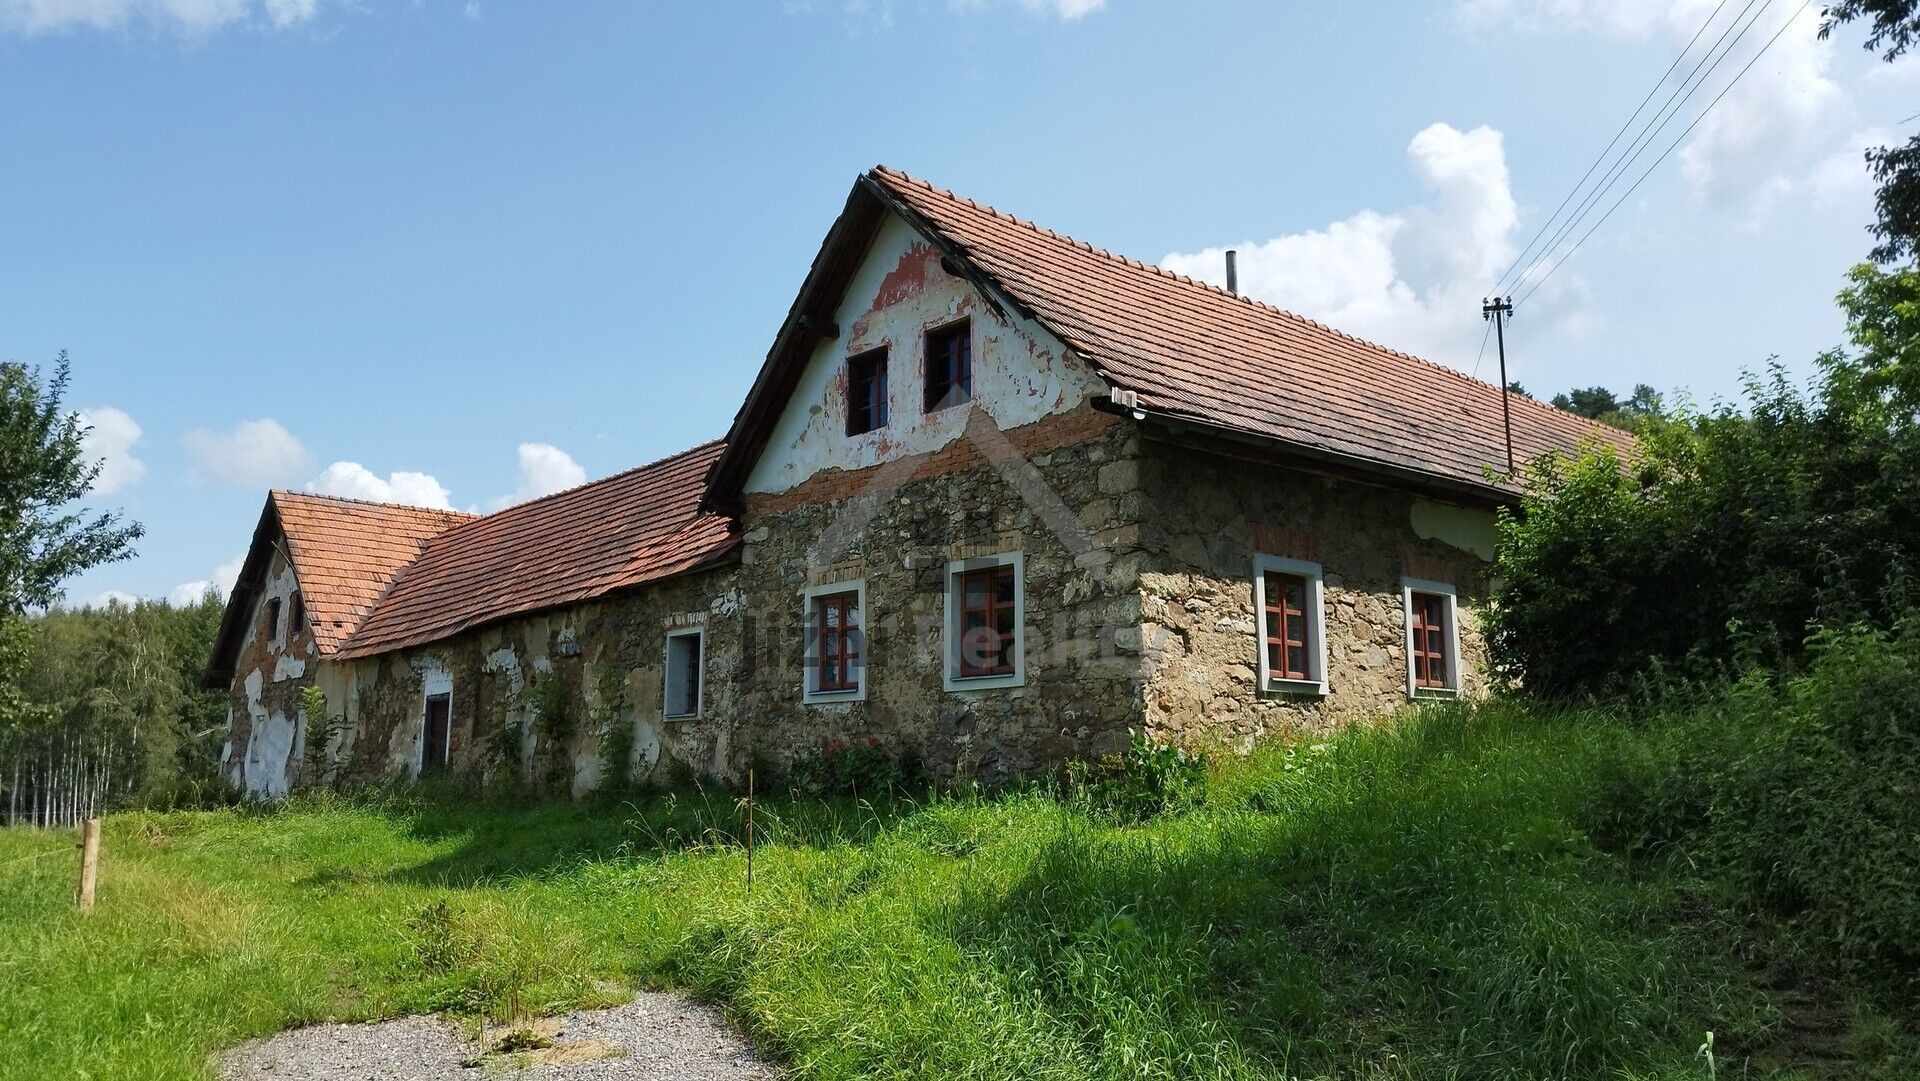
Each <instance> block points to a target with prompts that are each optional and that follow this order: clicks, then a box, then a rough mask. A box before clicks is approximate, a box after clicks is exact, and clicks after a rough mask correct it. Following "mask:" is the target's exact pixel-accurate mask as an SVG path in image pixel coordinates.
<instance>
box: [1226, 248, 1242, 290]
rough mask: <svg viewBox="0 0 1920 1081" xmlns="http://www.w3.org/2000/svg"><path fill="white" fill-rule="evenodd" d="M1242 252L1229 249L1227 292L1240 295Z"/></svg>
mask: <svg viewBox="0 0 1920 1081" xmlns="http://www.w3.org/2000/svg"><path fill="white" fill-rule="evenodd" d="M1239 257H1240V253H1239V252H1236V251H1234V250H1233V249H1232V248H1228V249H1227V292H1229V293H1232V294H1233V295H1234V296H1239V295H1240V261H1239Z"/></svg>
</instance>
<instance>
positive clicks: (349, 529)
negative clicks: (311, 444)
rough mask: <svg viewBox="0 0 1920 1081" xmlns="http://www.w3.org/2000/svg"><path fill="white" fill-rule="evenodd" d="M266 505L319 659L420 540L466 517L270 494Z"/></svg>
mask: <svg viewBox="0 0 1920 1081" xmlns="http://www.w3.org/2000/svg"><path fill="white" fill-rule="evenodd" d="M267 498H268V500H269V501H270V502H271V503H272V504H273V509H274V512H275V513H276V514H278V515H279V518H280V527H281V529H282V531H284V533H285V534H286V538H287V554H288V556H289V557H290V558H291V559H292V560H293V570H294V574H295V575H297V576H298V578H299V580H300V595H301V598H302V599H303V601H304V602H305V604H306V608H307V618H308V619H309V620H310V621H311V622H312V625H313V637H314V642H315V644H316V645H318V646H319V648H320V655H321V656H323V657H327V656H332V655H333V654H334V653H336V652H338V650H339V649H340V647H341V646H342V645H343V644H344V643H345V642H346V641H347V639H348V638H349V637H351V636H352V634H353V632H354V631H355V630H357V629H358V628H359V626H360V623H361V621H362V620H364V619H365V618H366V617H367V613H368V612H370V611H372V610H373V604H374V601H375V600H377V599H379V597H380V594H381V593H382V592H384V591H385V590H386V588H387V586H388V585H389V584H390V583H392V581H393V577H394V574H395V572H397V571H399V570H400V568H402V567H404V566H406V565H407V564H408V563H411V562H413V561H414V560H415V559H417V558H418V557H419V555H420V553H421V551H422V550H424V549H425V548H426V545H427V541H429V540H431V539H432V538H434V537H436V536H439V535H440V534H441V533H444V532H446V531H447V529H448V528H450V527H452V526H454V525H456V524H458V523H461V522H466V521H472V520H473V518H474V515H471V514H462V513H460V512H459V511H450V510H426V509H424V508H421V507H399V506H394V505H392V504H389V503H368V502H365V501H362V500H358V499H339V498H336V497H333V496H324V495H311V494H308V493H306V492H288V491H280V490H276V491H273V492H271V493H269V494H268V496H267Z"/></svg>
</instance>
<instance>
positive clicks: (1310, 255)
mask: <svg viewBox="0 0 1920 1081" xmlns="http://www.w3.org/2000/svg"><path fill="white" fill-rule="evenodd" d="M1407 158H1408V162H1409V164H1410V166H1411V167H1412V169H1413V173H1414V175H1415V176H1416V177H1417V178H1418V179H1419V180H1420V182H1421V183H1422V184H1423V185H1424V186H1425V187H1426V188H1427V189H1428V190H1429V191H1430V192H1431V193H1432V197H1431V198H1430V199H1429V200H1428V201H1427V202H1426V203H1425V204H1423V205H1420V206H1415V207H1411V208H1407V209H1404V210H1399V211H1395V212H1393V213H1382V212H1380V211H1376V210H1362V211H1360V212H1358V213H1356V214H1354V215H1352V216H1351V217H1348V218H1345V219H1343V220H1341V221H1337V222H1334V223H1333V224H1331V225H1329V226H1327V227H1326V228H1324V229H1313V230H1308V231H1306V232H1302V233H1289V234H1286V235H1284V236H1278V237H1274V238H1272V239H1270V240H1264V241H1255V242H1252V243H1244V244H1238V245H1231V246H1232V247H1235V248H1237V249H1238V251H1239V266H1240V291H1241V292H1242V293H1245V294H1246V295H1248V296H1251V297H1255V298H1257V299H1260V300H1265V301H1268V302H1270V303H1272V304H1275V305H1278V306H1280V307H1282V308H1285V309H1287V310H1289V311H1294V312H1299V313H1300V314H1302V315H1307V316H1311V317H1313V318H1315V319H1319V320H1321V321H1323V322H1325V323H1327V324H1329V325H1331V326H1335V327H1338V328H1340V329H1341V330H1345V331H1348V332H1350V333H1353V334H1358V335H1361V336H1363V337H1367V338H1370V339H1373V340H1375V341H1378V342H1380V343H1381V344H1383V345H1386V346H1389V347H1391V348H1394V349H1402V350H1406V351H1408V352H1411V353H1416V354H1419V355H1422V356H1428V357H1432V358H1434V359H1437V360H1444V361H1448V362H1450V363H1453V364H1456V365H1470V364H1472V363H1473V358H1474V356H1475V353H1476V351H1477V349H1478V346H1479V342H1480V339H1481V337H1482V333H1483V330H1484V327H1483V325H1482V320H1481V318H1480V314H1479V312H1480V301H1481V298H1482V296H1483V295H1484V293H1485V292H1486V291H1487V290H1488V289H1490V288H1491V286H1492V284H1493V282H1494V281H1495V280H1496V279H1497V278H1499V277H1500V275H1501V273H1502V272H1503V271H1504V270H1506V268H1507V265H1508V264H1509V263H1510V262H1512V260H1513V257H1514V256H1515V255H1516V254H1517V253H1518V248H1517V245H1516V243H1515V233H1516V232H1517V230H1518V228H1519V211H1518V208H1517V207H1516V205H1515V203H1514V198H1513V186H1512V182H1511V180H1510V179H1509V177H1508V175H1507V161H1506V152H1505V148H1504V146H1503V140H1502V137H1501V134H1500V132H1498V131H1495V130H1494V129H1492V128H1489V127H1484V126H1483V127H1478V128H1474V129H1473V130H1472V131H1464V132H1463V131H1460V130H1458V129H1456V128H1454V127H1451V126H1450V125H1447V124H1434V125H1431V126H1430V127H1428V128H1426V129H1425V130H1423V131H1421V132H1420V133H1419V134H1418V135H1415V136H1414V137H1413V141H1412V142H1411V143H1409V144H1408V145H1407ZM1226 247H1227V246H1225V245H1223V246H1219V247H1211V248H1206V249H1204V250H1201V251H1198V252H1193V253H1186V254H1183V253H1178V252H1176V253H1173V254H1170V255H1168V256H1167V257H1166V258H1164V259H1162V260H1161V265H1162V266H1164V267H1166V268H1167V269H1169V270H1172V271H1174V272H1176V273H1180V274H1186V275H1189V276H1191V277H1195V278H1201V279H1204V280H1206V281H1211V282H1213V283H1215V284H1221V283H1223V282H1224V280H1225V278H1226V271H1225V251H1226ZM1581 293H1582V289H1581V286H1580V285H1579V283H1578V281H1577V280H1575V279H1573V278H1571V276H1567V275H1565V274H1564V273H1563V274H1561V275H1555V277H1554V278H1553V279H1551V280H1550V281H1549V283H1548V285H1547V286H1546V287H1544V288H1543V289H1542V290H1541V292H1540V294H1539V297H1538V298H1537V300H1536V302H1535V305H1534V306H1533V311H1532V312H1530V314H1538V313H1546V315H1547V317H1548V318H1549V319H1552V320H1555V321H1557V322H1559V323H1560V324H1562V326H1563V327H1564V326H1565V325H1567V324H1570V323H1574V322H1577V321H1579V320H1580V319H1581V318H1583V317H1582V316H1581V314H1580V313H1579V312H1578V311H1576V310H1574V303H1573V302H1575V301H1577V300H1578V299H1579V297H1580V295H1581Z"/></svg>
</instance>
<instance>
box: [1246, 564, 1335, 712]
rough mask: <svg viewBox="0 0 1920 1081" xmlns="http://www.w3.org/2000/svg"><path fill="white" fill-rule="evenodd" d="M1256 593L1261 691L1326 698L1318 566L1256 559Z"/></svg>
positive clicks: (1324, 650) (1324, 651) (1254, 570)
mask: <svg viewBox="0 0 1920 1081" xmlns="http://www.w3.org/2000/svg"><path fill="white" fill-rule="evenodd" d="M1253 594H1254V605H1255V607H1256V608H1257V609H1258V612H1257V614H1258V616H1259V628H1260V630H1259V639H1260V664H1259V669H1260V689H1261V690H1262V691H1267V692H1277V693H1285V694H1325V693H1326V692H1327V682H1326V680H1327V677H1326V632H1325V629H1324V627H1323V625H1322V622H1321V618H1322V616H1321V612H1322V607H1323V605H1322V585H1321V573H1320V565H1319V564H1318V563H1305V562H1302V561H1300V560H1297V559H1282V558H1280V557H1278V556H1265V555H1263V556H1255V557H1254V560H1253Z"/></svg>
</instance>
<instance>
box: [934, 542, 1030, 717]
mask: <svg viewBox="0 0 1920 1081" xmlns="http://www.w3.org/2000/svg"><path fill="white" fill-rule="evenodd" d="M1024 570H1025V560H1024V559H1023V558H1022V557H1021V554H1020V553H1019V552H1003V553H1000V554H998V555H990V556H981V557H979V558H977V559H960V560H955V561H954V562H952V563H949V564H947V588H946V633H945V635H944V641H943V647H944V660H943V668H942V681H941V682H942V684H943V685H944V686H945V687H946V689H947V690H950V691H969V690H989V689H993V688H998V687H1018V686H1021V685H1023V684H1024V683H1025V682H1026V678H1027V674H1026V658H1025V656H1024V653H1025V640H1026V635H1025V631H1024V629H1023V628H1024V626H1025V623H1026V605H1027V602H1026V585H1025V582H1024V578H1025V574H1024Z"/></svg>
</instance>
